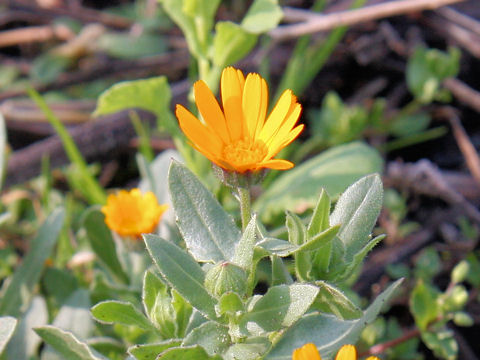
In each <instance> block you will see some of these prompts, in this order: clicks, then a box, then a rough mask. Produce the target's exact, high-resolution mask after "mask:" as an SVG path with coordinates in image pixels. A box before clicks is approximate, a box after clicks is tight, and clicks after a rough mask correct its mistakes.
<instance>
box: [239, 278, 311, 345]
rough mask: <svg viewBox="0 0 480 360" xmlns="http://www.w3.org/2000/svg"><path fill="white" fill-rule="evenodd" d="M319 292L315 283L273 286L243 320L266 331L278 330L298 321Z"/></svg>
mask: <svg viewBox="0 0 480 360" xmlns="http://www.w3.org/2000/svg"><path fill="white" fill-rule="evenodd" d="M317 294H318V288H317V287H315V286H313V285H307V284H292V285H278V286H273V287H271V288H270V289H269V290H268V291H267V293H266V294H265V295H263V296H262V297H261V298H260V299H259V300H258V301H256V302H255V304H254V305H253V308H252V309H250V311H249V312H248V313H247V314H246V315H245V317H244V318H243V319H242V321H243V322H244V323H246V322H248V321H253V322H255V323H257V324H258V325H259V326H260V327H261V328H262V329H264V330H265V331H278V330H280V329H281V328H282V327H288V326H291V325H292V324H293V323H294V322H295V321H297V320H298V319H299V318H300V317H301V316H302V315H303V314H304V313H305V312H306V311H307V310H308V308H309V307H310V305H311V304H312V302H313V301H314V300H315V297H316V296H317ZM290 355H291V354H290Z"/></svg>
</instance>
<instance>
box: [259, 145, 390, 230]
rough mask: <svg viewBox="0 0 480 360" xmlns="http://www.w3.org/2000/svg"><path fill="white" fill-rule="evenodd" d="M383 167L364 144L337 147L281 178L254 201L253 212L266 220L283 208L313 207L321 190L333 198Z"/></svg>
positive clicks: (380, 160)
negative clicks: (361, 178)
mask: <svg viewBox="0 0 480 360" xmlns="http://www.w3.org/2000/svg"><path fill="white" fill-rule="evenodd" d="M382 168H383V163H382V158H381V157H380V155H379V154H378V152H377V151H376V150H375V149H373V148H371V147H369V146H367V145H365V144H362V143H358V142H356V143H351V144H347V145H341V146H336V147H334V148H332V149H330V150H327V151H324V152H322V153H321V154H320V155H317V156H315V157H313V158H311V159H310V160H307V161H305V162H304V163H302V164H300V165H298V166H296V167H295V168H294V169H292V170H289V171H287V172H285V173H284V174H282V175H280V176H279V177H278V178H277V179H276V180H275V183H273V184H272V185H271V186H270V187H269V188H268V189H266V190H265V192H264V193H263V194H262V195H261V196H260V197H259V198H258V199H257V201H256V202H255V204H254V210H255V211H256V212H258V213H259V214H260V215H261V217H262V219H264V220H268V219H269V218H271V217H272V216H274V215H277V214H278V213H279V212H280V211H281V210H283V209H288V210H291V211H295V209H296V208H297V207H298V206H301V207H302V208H303V209H304V208H305V206H306V205H309V206H312V207H313V206H315V203H316V201H317V196H316V194H318V191H319V189H320V188H322V187H323V188H324V189H325V190H326V191H327V192H328V193H329V194H330V196H331V197H332V198H336V197H337V196H338V195H339V194H340V193H341V192H342V191H344V190H345V189H346V188H347V186H349V185H350V184H352V183H353V182H354V181H356V180H358V179H359V178H360V177H362V176H364V175H366V174H371V173H374V172H380V171H382ZM330 224H335V223H332V222H330Z"/></svg>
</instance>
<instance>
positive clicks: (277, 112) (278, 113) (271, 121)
mask: <svg viewBox="0 0 480 360" xmlns="http://www.w3.org/2000/svg"><path fill="white" fill-rule="evenodd" d="M294 98H295V96H293V94H292V91H291V90H285V91H284V92H283V94H282V96H280V99H279V100H278V102H277V104H276V105H275V107H274V108H273V110H272V112H271V113H270V115H269V116H268V119H267V121H266V122H265V125H264V126H263V128H262V131H260V137H259V139H260V140H262V141H263V142H264V143H265V144H266V143H267V142H268V140H269V139H270V138H271V137H272V135H274V134H275V133H276V132H277V131H278V129H279V127H280V126H281V125H282V123H283V122H284V120H285V118H286V116H287V115H288V113H289V110H290V108H291V106H292V101H294Z"/></svg>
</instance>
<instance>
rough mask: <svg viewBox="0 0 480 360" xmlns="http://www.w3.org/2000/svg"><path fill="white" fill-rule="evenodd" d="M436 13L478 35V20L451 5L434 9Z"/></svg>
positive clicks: (479, 32) (479, 26)
mask: <svg viewBox="0 0 480 360" xmlns="http://www.w3.org/2000/svg"><path fill="white" fill-rule="evenodd" d="M435 12H436V13H437V14H440V15H441V16H442V17H444V18H445V19H448V20H450V21H451V22H453V23H455V24H457V25H460V26H462V27H464V28H465V29H469V30H470V31H473V32H474V33H476V34H477V35H480V22H479V21H477V20H476V19H474V18H472V17H470V16H467V15H465V14H462V13H461V12H458V11H456V10H454V9H452V8H451V7H448V6H447V7H444V8H442V9H438V10H436V11H435Z"/></svg>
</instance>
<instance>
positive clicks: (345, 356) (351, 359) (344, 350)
mask: <svg viewBox="0 0 480 360" xmlns="http://www.w3.org/2000/svg"><path fill="white" fill-rule="evenodd" d="M335 360H357V349H355V346H353V345H343V346H342V347H341V348H340V350H339V351H338V353H337V356H335Z"/></svg>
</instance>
